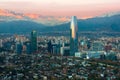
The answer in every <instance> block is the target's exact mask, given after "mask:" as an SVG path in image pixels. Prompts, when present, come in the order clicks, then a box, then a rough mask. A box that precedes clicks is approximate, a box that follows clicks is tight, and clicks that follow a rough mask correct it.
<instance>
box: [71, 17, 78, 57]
mask: <svg viewBox="0 0 120 80" xmlns="http://www.w3.org/2000/svg"><path fill="white" fill-rule="evenodd" d="M75 52H78V26H77V18H76V16H72V19H71V26H70V56H74V55H75Z"/></svg>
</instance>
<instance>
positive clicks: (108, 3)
mask: <svg viewBox="0 0 120 80" xmlns="http://www.w3.org/2000/svg"><path fill="white" fill-rule="evenodd" d="M0 8H1V9H8V10H13V11H17V12H24V13H36V14H41V15H44V16H72V15H75V16H78V17H79V18H88V17H94V16H98V15H101V14H105V13H110V12H118V11H120V0H0Z"/></svg>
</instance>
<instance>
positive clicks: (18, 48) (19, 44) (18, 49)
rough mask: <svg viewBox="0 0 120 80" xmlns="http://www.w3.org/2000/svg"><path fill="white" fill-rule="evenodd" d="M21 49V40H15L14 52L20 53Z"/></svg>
mask: <svg viewBox="0 0 120 80" xmlns="http://www.w3.org/2000/svg"><path fill="white" fill-rule="evenodd" d="M22 49H23V47H22V44H21V42H20V41H17V42H16V53H17V54H21V53H22Z"/></svg>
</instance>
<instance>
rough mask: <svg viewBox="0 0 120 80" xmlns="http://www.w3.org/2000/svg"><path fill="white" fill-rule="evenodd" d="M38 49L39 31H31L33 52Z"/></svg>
mask: <svg viewBox="0 0 120 80" xmlns="http://www.w3.org/2000/svg"><path fill="white" fill-rule="evenodd" d="M36 51H37V32H36V31H35V30H33V31H32V32H31V52H36Z"/></svg>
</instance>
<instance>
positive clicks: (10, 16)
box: [0, 9, 70, 26]
mask: <svg viewBox="0 0 120 80" xmlns="http://www.w3.org/2000/svg"><path fill="white" fill-rule="evenodd" d="M16 20H26V21H34V22H37V23H41V24H44V25H47V26H54V25H60V24H63V23H66V22H68V21H69V20H70V17H64V16H63V17H61V16H60V17H53V16H42V15H40V14H32V13H17V12H15V11H10V10H4V9H0V21H16Z"/></svg>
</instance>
